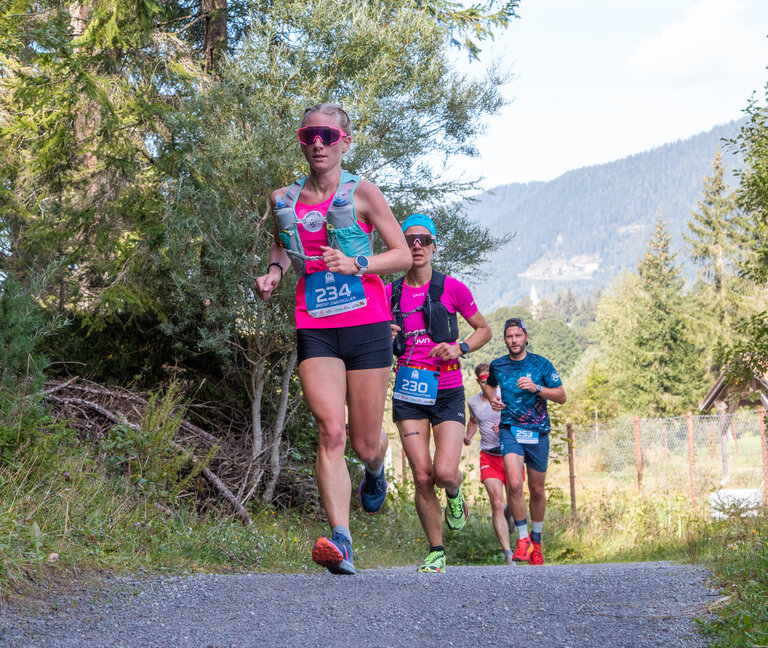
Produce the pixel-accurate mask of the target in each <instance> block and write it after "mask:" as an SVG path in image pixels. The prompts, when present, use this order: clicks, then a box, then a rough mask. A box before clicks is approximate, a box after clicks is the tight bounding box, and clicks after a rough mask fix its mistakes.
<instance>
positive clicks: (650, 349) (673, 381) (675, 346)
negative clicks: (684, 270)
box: [630, 217, 704, 416]
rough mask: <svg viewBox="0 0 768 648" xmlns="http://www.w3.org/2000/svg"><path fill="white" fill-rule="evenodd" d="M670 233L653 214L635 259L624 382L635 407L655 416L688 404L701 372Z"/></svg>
mask: <svg viewBox="0 0 768 648" xmlns="http://www.w3.org/2000/svg"><path fill="white" fill-rule="evenodd" d="M670 241H671V236H670V234H669V232H668V231H667V228H666V226H665V224H664V221H663V220H662V219H661V217H659V220H658V221H657V223H656V231H655V232H654V234H653V236H652V237H651V240H650V241H649V243H648V249H647V251H646V253H645V255H644V256H643V258H642V259H641V260H640V263H639V264H638V268H637V270H638V275H639V276H640V282H639V294H638V303H637V305H636V308H637V328H636V329H635V333H634V336H633V342H634V346H635V368H636V370H635V371H634V372H632V373H631V374H630V376H631V378H630V384H631V385H632V387H633V390H634V391H635V392H636V394H637V397H638V401H639V404H640V406H641V407H643V408H644V409H645V411H647V412H648V413H650V414H653V415H656V416H671V415H680V414H682V413H683V412H684V411H685V409H687V408H689V407H692V406H693V405H694V403H695V399H696V395H697V394H698V392H699V391H700V389H701V388H702V386H703V384H704V381H703V372H702V368H701V366H700V362H699V355H698V354H697V349H696V346H695V344H694V342H693V337H692V332H691V330H690V328H689V325H688V318H687V316H686V313H685V305H684V299H683V294H682V291H683V283H684V282H683V279H682V277H681V276H680V268H679V267H678V266H676V265H675V257H676V256H677V255H676V254H672V253H670Z"/></svg>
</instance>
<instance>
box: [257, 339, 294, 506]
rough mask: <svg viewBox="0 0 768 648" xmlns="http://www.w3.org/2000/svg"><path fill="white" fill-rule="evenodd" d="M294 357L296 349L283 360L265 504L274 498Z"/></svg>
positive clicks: (265, 490) (278, 474) (278, 475)
mask: <svg viewBox="0 0 768 648" xmlns="http://www.w3.org/2000/svg"><path fill="white" fill-rule="evenodd" d="M296 356H297V353H296V349H294V350H293V351H291V354H290V355H289V356H288V357H287V358H286V360H285V369H284V370H283V380H282V384H281V388H282V391H281V392H280V405H279V407H278V410H277V416H276V417H275V425H274V435H273V437H272V447H271V448H270V453H269V472H270V476H269V482H268V483H267V487H266V488H265V489H264V496H263V498H262V499H263V500H264V501H265V502H271V501H272V498H273V497H274V496H275V486H277V480H278V478H279V477H280V444H281V442H282V440H283V430H285V421H286V416H287V414H288V397H289V395H290V394H289V391H290V386H291V374H293V368H294V367H295V366H296Z"/></svg>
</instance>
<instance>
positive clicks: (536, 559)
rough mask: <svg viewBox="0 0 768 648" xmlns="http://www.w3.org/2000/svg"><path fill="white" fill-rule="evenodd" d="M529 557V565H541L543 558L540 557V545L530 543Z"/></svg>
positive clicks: (538, 543)
mask: <svg viewBox="0 0 768 648" xmlns="http://www.w3.org/2000/svg"><path fill="white" fill-rule="evenodd" d="M531 546H532V548H531V556H530V558H529V559H528V561H529V562H530V563H531V565H543V564H544V556H542V555H541V543H540V542H533V541H531Z"/></svg>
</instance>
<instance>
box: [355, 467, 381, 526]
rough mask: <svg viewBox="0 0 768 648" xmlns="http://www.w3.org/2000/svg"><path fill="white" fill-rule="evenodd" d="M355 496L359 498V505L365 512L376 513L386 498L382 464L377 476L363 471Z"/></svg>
mask: <svg viewBox="0 0 768 648" xmlns="http://www.w3.org/2000/svg"><path fill="white" fill-rule="evenodd" d="M357 497H358V499H359V500H360V506H362V507H363V510H364V511H365V512H366V513H370V514H373V513H378V512H379V511H380V510H381V507H382V506H383V505H384V500H385V499H387V478H386V477H385V476H384V466H382V467H381V472H380V473H379V475H378V477H374V476H373V475H371V474H369V473H368V471H367V470H366V471H365V476H364V477H363V481H361V482H360V487H359V488H358V489H357Z"/></svg>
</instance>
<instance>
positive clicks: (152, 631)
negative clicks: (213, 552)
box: [0, 562, 718, 648]
mask: <svg viewBox="0 0 768 648" xmlns="http://www.w3.org/2000/svg"><path fill="white" fill-rule="evenodd" d="M708 576H709V573H708V572H707V571H706V570H704V569H702V568H700V567H694V566H690V565H678V564H674V563H668V562H653V563H622V564H600V565H554V566H553V565H544V566H543V567H530V566H527V565H525V566H516V567H506V566H504V567H501V566H487V567H459V566H449V567H448V570H447V571H446V572H445V573H443V574H416V573H415V569H414V568H413V567H407V568H406V567H397V568H393V569H376V570H362V571H360V572H358V574H357V575H356V576H352V577H346V576H331V575H330V574H319V573H312V574H290V575H285V574H244V575H196V576H189V577H177V576H173V577H153V578H148V579H140V580H139V579H127V578H116V579H113V580H110V581H109V582H107V583H105V584H103V586H102V587H100V588H99V590H98V591H91V590H89V591H81V592H80V593H78V594H77V595H73V594H72V593H69V594H67V595H66V596H57V597H56V600H55V601H52V602H51V603H52V605H51V607H50V608H49V609H47V610H45V611H41V610H40V609H39V608H37V607H36V608H34V609H32V608H31V607H29V606H27V607H26V608H24V609H19V608H18V607H16V606H14V607H12V608H6V609H4V610H2V611H0V621H2V625H1V626H0V645H1V646H24V647H25V648H30V647H33V646H35V647H37V646H39V647H49V646H50V647H56V648H60V647H61V648H64V647H75V646H77V647H78V648H89V647H97V646H98V647H100V648H101V647H106V646H109V647H111V648H128V647H137V648H138V647H142V648H149V647H155V646H156V647H161V646H162V647H190V648H191V647H195V648H197V647H202V646H208V647H211V648H213V647H215V648H224V647H226V648H247V647H251V646H275V647H278V646H306V647H309V648H311V647H313V646H318V647H319V646H335V647H337V648H345V647H347V646H350V647H351V646H354V647H355V648H369V647H370V648H373V647H376V648H379V647H382V646H387V647H400V646H402V647H406V646H407V647H409V648H410V647H411V646H419V647H420V648H430V647H432V646H434V647H438V646H439V647H440V648H444V647H446V646H472V647H473V648H481V647H485V646H488V647H491V646H492V647H493V648H498V647H499V646H517V645H535V646H547V647H565V646H572V647H573V648H576V647H577V646H610V647H612V648H613V647H617V648H618V647H624V646H626V647H628V648H629V647H632V648H645V647H651V646H654V647H655V646H658V647H661V646H664V647H676V646H686V647H689V646H704V645H705V643H704V641H703V639H702V638H701V637H700V635H699V634H698V632H697V629H696V625H695V623H694V621H693V619H694V617H701V616H703V615H704V613H705V612H706V609H707V605H708V604H711V603H712V602H714V601H715V600H716V598H717V596H718V595H717V593H716V592H715V591H714V590H712V589H710V588H709V587H708V586H707V583H706V580H707V578H708ZM14 608H15V609H14Z"/></svg>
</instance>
